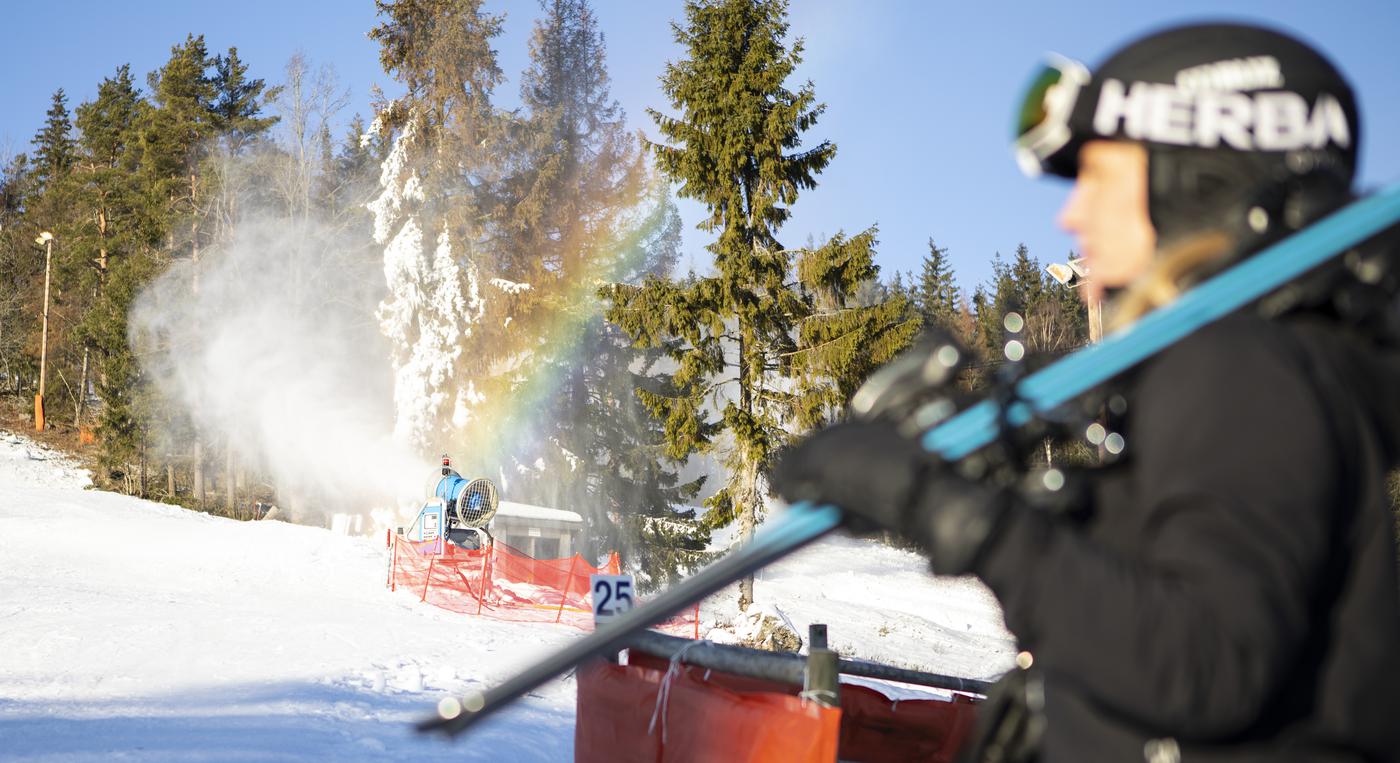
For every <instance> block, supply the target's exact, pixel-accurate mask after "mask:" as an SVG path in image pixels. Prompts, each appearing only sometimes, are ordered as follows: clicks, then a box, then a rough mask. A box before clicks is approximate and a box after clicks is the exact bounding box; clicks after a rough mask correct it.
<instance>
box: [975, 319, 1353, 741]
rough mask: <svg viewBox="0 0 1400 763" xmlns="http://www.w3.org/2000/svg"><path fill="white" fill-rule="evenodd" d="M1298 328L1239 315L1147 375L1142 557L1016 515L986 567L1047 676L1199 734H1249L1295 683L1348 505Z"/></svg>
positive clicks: (1136, 424)
mask: <svg viewBox="0 0 1400 763" xmlns="http://www.w3.org/2000/svg"><path fill="white" fill-rule="evenodd" d="M1280 331H1282V329H1279V328H1276V327H1274V328H1271V329H1269V330H1261V329H1259V328H1258V327H1254V328H1252V329H1251V328H1248V324H1246V328H1241V327H1240V325H1239V324H1232V323H1230V322H1228V321H1227V322H1226V325H1220V326H1216V327H1213V328H1211V329H1207V330H1206V331H1205V332H1204V333H1203V334H1200V335H1197V336H1196V337H1192V338H1191V339H1188V340H1187V341H1186V342H1185V343H1184V344H1182V345H1179V346H1178V347H1176V348H1173V349H1172V350H1169V351H1168V353H1166V354H1164V355H1163V356H1161V357H1160V358H1159V359H1158V361H1157V362H1156V363H1154V365H1153V366H1151V367H1149V368H1148V369H1146V370H1145V372H1144V376H1143V378H1142V382H1141V384H1140V386H1139V387H1138V394H1137V395H1136V397H1137V399H1138V401H1137V402H1136V408H1135V410H1134V411H1133V412H1132V413H1131V414H1130V415H1132V420H1131V422H1130V426H1129V429H1128V431H1129V433H1130V435H1129V437H1130V438H1131V439H1130V440H1129V441H1128V447H1129V448H1133V451H1132V453H1131V456H1132V457H1133V458H1134V459H1135V461H1134V462H1133V470H1134V475H1135V479H1136V485H1137V494H1138V496H1139V497H1140V499H1141V501H1142V504H1143V505H1142V506H1140V507H1125V508H1130V509H1131V510H1134V511H1141V512H1143V517H1142V519H1143V525H1142V530H1141V532H1142V534H1143V537H1144V538H1145V539H1146V545H1145V546H1144V549H1145V550H1144V551H1143V552H1142V553H1140V554H1135V555H1132V556H1128V555H1126V554H1124V553H1121V552H1116V551H1115V550H1113V549H1110V548H1108V547H1106V546H1105V545H1103V544H1101V543H1098V542H1095V541H1094V540H1093V539H1092V538H1090V537H1088V536H1087V535H1085V534H1084V533H1083V532H1081V531H1080V530H1079V529H1078V528H1076V527H1073V526H1071V525H1069V524H1067V523H1062V522H1059V521H1056V520H1054V519H1052V518H1051V517H1048V516H1046V515H1044V514H1042V513H1040V512H1035V511H1031V510H1015V511H1013V512H1012V513H1011V514H1009V515H1008V516H1007V518H1006V519H1005V520H1004V521H1005V524H1004V525H1003V527H1002V531H1001V533H1000V535H999V536H998V539H997V540H996V541H995V542H994V544H993V545H992V546H991V547H990V548H989V549H988V551H987V553H986V556H985V557H984V558H983V560H982V563H981V565H980V566H979V573H980V574H981V576H982V577H983V578H984V580H985V581H986V582H987V583H988V585H989V586H990V587H991V588H992V589H993V591H995V592H996V594H997V595H998V598H1000V599H1001V602H1002V606H1003V609H1004V613H1005V617H1006V623H1007V626H1008V627H1009V628H1010V629H1011V630H1012V632H1014V633H1015V634H1016V635H1017V636H1018V638H1019V639H1020V640H1021V643H1022V644H1023V646H1025V647H1026V648H1027V649H1030V650H1031V652H1032V654H1033V656H1034V660H1035V664H1036V665H1037V666H1040V667H1041V668H1042V669H1043V670H1045V671H1046V673H1047V675H1050V676H1054V679H1055V680H1057V681H1063V682H1067V685H1072V686H1075V687H1077V689H1078V690H1079V691H1081V692H1083V693H1084V694H1085V695H1086V697H1088V698H1089V699H1091V700H1092V701H1095V702H1096V703H1098V704H1100V705H1101V706H1104V707H1106V708H1111V710H1112V712H1115V713H1118V714H1121V715H1123V716H1125V717H1127V718H1130V719H1133V720H1136V721H1137V722H1138V723H1141V724H1143V725H1145V726H1146V727H1147V728H1152V729H1158V730H1162V731H1164V732H1170V733H1173V734H1176V735H1179V736H1180V737H1182V738H1183V739H1187V740H1198V741H1206V740H1210V739H1219V738H1222V737H1227V736H1230V735H1232V734H1236V733H1238V732H1239V731H1241V730H1243V729H1244V728H1246V727H1247V726H1248V725H1249V724H1250V723H1251V722H1252V721H1254V720H1255V719H1257V718H1258V717H1259V716H1260V715H1261V713H1262V712H1263V711H1264V710H1265V705H1266V703H1267V702H1268V701H1269V699H1270V697H1271V696H1272V695H1273V693H1275V692H1276V691H1277V690H1278V687H1279V684H1280V683H1281V681H1282V680H1283V679H1284V678H1285V677H1286V676H1287V675H1288V672H1289V669H1290V665H1291V661H1293V660H1294V659H1295V658H1296V657H1297V656H1298V655H1299V654H1300V652H1301V648H1302V646H1303V642H1304V640H1305V639H1306V638H1307V634H1308V630H1309V622H1310V619H1311V614H1310V606H1311V605H1310V602H1311V599H1312V596H1313V593H1314V591H1315V589H1316V587H1317V581H1318V578H1319V577H1320V575H1321V574H1322V571H1323V565H1324V564H1325V560H1326V557H1327V549H1328V546H1329V544H1330V540H1329V538H1330V536H1331V533H1332V530H1331V525H1332V524H1333V522H1332V521H1331V520H1330V518H1329V516H1330V514H1331V512H1334V511H1337V510H1338V507H1337V506H1335V505H1334V504H1335V502H1336V500H1337V496H1338V494H1339V492H1340V491H1339V489H1338V483H1339V480H1340V474H1339V472H1340V467H1339V466H1338V463H1339V459H1338V457H1337V455H1336V453H1335V452H1334V450H1335V447H1334V445H1333V443H1334V442H1335V437H1334V435H1333V434H1332V432H1331V430H1330V429H1329V428H1328V424H1327V421H1326V417H1325V415H1324V413H1323V405H1322V403H1321V401H1320V400H1319V399H1318V396H1317V392H1316V391H1315V389H1314V387H1312V386H1311V385H1310V384H1309V383H1308V380H1307V376H1306V374H1305V373H1304V371H1303V366H1302V364H1301V361H1299V360H1298V359H1297V356H1296V355H1294V354H1292V353H1290V352H1289V347H1288V345H1287V344H1286V342H1285V341H1284V338H1283V337H1282V336H1280V334H1279V333H1277V332H1280Z"/></svg>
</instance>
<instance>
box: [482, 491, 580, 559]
mask: <svg viewBox="0 0 1400 763" xmlns="http://www.w3.org/2000/svg"><path fill="white" fill-rule="evenodd" d="M489 529H490V532H491V534H492V535H493V536H495V537H496V539H497V540H499V541H500V542H502V543H504V544H506V545H507V546H510V547H512V548H515V549H517V550H520V551H523V552H525V553H527V554H529V555H530V556H532V557H534V558H536V559H564V558H567V557H570V556H573V555H574V553H575V552H577V551H578V550H579V536H580V535H581V534H582V533H583V517H581V516H579V515H578V514H576V513H575V512H572V511H565V510H563V509H551V508H548V507H546V506H531V505H530V504H528V503H516V502H514V501H501V502H500V506H499V508H497V509H496V516H495V518H494V519H492V520H491V524H490V526H489Z"/></svg>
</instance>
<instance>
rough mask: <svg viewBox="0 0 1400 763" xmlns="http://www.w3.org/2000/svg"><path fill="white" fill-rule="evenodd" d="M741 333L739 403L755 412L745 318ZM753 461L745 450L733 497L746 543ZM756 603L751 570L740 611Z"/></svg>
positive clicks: (751, 507) (751, 505)
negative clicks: (745, 338) (746, 352)
mask: <svg viewBox="0 0 1400 763" xmlns="http://www.w3.org/2000/svg"><path fill="white" fill-rule="evenodd" d="M738 333H739V356H738V361H739V405H740V407H741V408H742V409H743V411H744V412H745V413H752V412H753V397H752V395H751V390H750V389H749V383H750V381H749V374H748V370H749V369H748V357H747V356H746V355H745V354H744V350H745V349H747V348H746V347H745V346H744V325H743V321H742V319H741V320H740V323H739V332H738ZM735 439H736V442H735V444H734V445H735V447H737V448H740V449H741V452H742V449H746V448H747V444H746V443H740V442H738V441H737V439H738V438H735ZM751 461H752V454H749V453H747V452H745V453H744V456H743V458H742V465H741V466H740V467H739V468H740V470H741V474H740V477H739V479H740V482H739V486H740V489H739V490H737V491H735V495H733V496H732V498H733V500H734V502H735V505H736V507H737V508H738V509H739V537H740V538H741V539H743V542H744V544H745V545H747V544H748V542H749V541H750V540H752V539H753V530H754V524H755V522H754V498H756V496H755V495H754V493H755V491H754V477H755V472H756V471H757V464H752V463H750V462H751ZM752 603H753V574H752V573H750V574H748V575H745V576H744V578H743V579H742V580H740V581H739V611H740V612H745V611H747V610H748V608H749V605H750V604H752Z"/></svg>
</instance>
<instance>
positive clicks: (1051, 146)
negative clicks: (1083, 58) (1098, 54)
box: [1015, 53, 1090, 177]
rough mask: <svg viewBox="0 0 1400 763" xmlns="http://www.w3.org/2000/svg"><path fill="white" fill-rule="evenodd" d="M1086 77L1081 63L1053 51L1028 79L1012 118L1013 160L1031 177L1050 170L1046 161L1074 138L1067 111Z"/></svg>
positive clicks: (1076, 98) (1087, 76) (1068, 111)
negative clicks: (1017, 108) (1014, 138)
mask: <svg viewBox="0 0 1400 763" xmlns="http://www.w3.org/2000/svg"><path fill="white" fill-rule="evenodd" d="M1089 79H1090V75H1089V68H1088V67H1086V66H1085V65H1084V64H1081V63H1079V62H1078V61H1074V60H1071V59H1068V58H1065V57H1063V56H1058V55H1055V54H1053V53H1052V54H1050V56H1049V57H1048V59H1047V61H1046V63H1045V66H1044V67H1043V68H1041V69H1040V71H1038V72H1037V73H1036V74H1035V76H1034V77H1032V78H1031V83H1030V86H1029V87H1028V88H1027V89H1026V94H1025V96H1023V97H1022V98H1021V108H1020V111H1019V113H1018V115H1017V117H1016V143H1015V147H1016V163H1017V164H1019V165H1020V166H1021V171H1022V172H1024V173H1026V174H1027V175H1029V176H1031V177H1037V176H1039V175H1040V174H1042V173H1044V172H1054V170H1053V169H1052V168H1051V167H1050V164H1049V161H1050V159H1051V157H1053V156H1054V155H1055V154H1056V152H1058V151H1059V150H1060V149H1062V148H1064V147H1065V146H1066V145H1067V144H1068V143H1069V142H1070V140H1071V139H1072V138H1073V137H1074V131H1073V130H1072V129H1071V128H1070V123H1069V120H1070V114H1071V113H1072V112H1073V111H1074V103H1075V101H1077V100H1078V99H1079V93H1080V91H1081V90H1083V89H1084V88H1085V87H1086V86H1087V85H1088V84H1089ZM1056 174H1060V173H1056Z"/></svg>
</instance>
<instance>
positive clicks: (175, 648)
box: [0, 432, 1012, 761]
mask: <svg viewBox="0 0 1400 763" xmlns="http://www.w3.org/2000/svg"><path fill="white" fill-rule="evenodd" d="M88 485H89V479H88V477H87V475H86V474H85V473H84V472H83V471H82V470H81V469H79V468H77V467H76V466H75V465H73V464H72V463H71V462H70V461H68V460H67V459H65V458H63V457H62V456H61V455H59V454H57V453H54V452H52V451H48V450H46V449H44V448H42V447H40V446H37V445H35V444H34V443H32V442H31V441H29V440H27V439H24V438H22V437H19V436H16V435H12V434H8V433H4V432H0V760H5V761H99V760H101V761H106V760H111V759H118V758H120V759H123V760H154V761H176V760H178V761H227V760H250V761H260V760H277V761H321V760H337V761H356V760H382V759H385V758H405V759H406V758H413V759H415V760H449V759H450V760H454V761H460V760H502V759H510V760H522V761H563V760H570V759H572V752H573V724H574V709H573V703H574V685H573V682H572V680H571V679H565V680H562V681H556V682H554V683H553V684H551V685H549V686H548V687H545V688H544V689H542V690H541V691H540V692H538V693H536V694H533V695H531V696H530V697H529V698H528V699H527V700H526V701H525V702H522V703H519V704H518V706H516V707H513V708H510V709H508V710H507V711H505V712H503V713H501V714H500V715H499V716H497V717H495V718H492V719H490V720H489V721H488V722H487V723H485V724H483V726H482V728H481V729H480V730H479V731H477V732H475V733H473V734H472V735H471V736H470V737H469V738H467V739H464V740H461V741H458V742H455V743H451V742H446V741H443V740H441V739H437V738H425V737H421V736H418V735H416V734H414V733H413V732H412V731H411V730H410V728H409V725H410V724H411V722H412V721H413V720H415V719H417V718H419V717H421V716H422V714H423V713H424V712H426V711H427V710H429V709H430V708H431V707H432V706H433V705H434V704H435V703H436V702H437V700H438V699H439V698H441V697H442V696H444V695H445V694H446V693H449V692H451V693H459V692H461V691H463V690H465V689H467V688H469V687H473V686H480V685H482V684H487V685H489V684H493V683H495V682H498V681H500V680H502V679H503V678H505V677H506V676H507V675H509V674H510V673H511V672H512V671H513V670H514V669H516V668H518V667H519V666H522V665H524V664H526V663H528V662H529V661H530V660H532V659H534V658H536V657H538V656H539V655H541V654H544V653H546V652H547V651H549V650H552V649H555V648H558V647H559V646H560V645H561V644H564V643H565V642H567V641H568V640H569V639H571V638H575V637H577V636H578V634H579V632H578V631H576V630H574V629H571V628H568V627H565V626H556V625H550V624H545V625H541V624H528V623H502V622H497V621H493V620H487V619H480V618H475V617H471V616H466V615H457V614H453V613H449V612H445V611H442V610H438V609H435V608H433V607H431V606H426V605H423V604H421V603H419V602H418V601H417V600H416V599H415V598H414V597H413V596H412V595H411V594H408V593H406V592H402V591H400V592H397V593H391V592H389V591H388V590H386V589H385V587H384V575H385V558H384V555H383V539H382V537H373V538H363V537H359V538H356V537H346V536H341V535H335V534H333V533H331V532H329V531H327V530H323V529H318V528H311V527H301V526H295V525H289V524H285V523H282V522H236V521H232V520H227V519H221V518H217V517H212V516H209V515H206V514H200V513H197V512H192V511H187V510H185V509H181V508H177V507H173V506H167V505H163V504H158V503H151V502H147V501H142V500H138V499H135V498H129V497H126V496H121V495H116V494H112V493H105V492H100V491H95V490H91V489H88ZM925 569H926V568H925V566H924V563H923V562H922V561H921V560H920V559H919V558H918V557H917V556H915V555H913V554H909V553H906V552H901V551H897V550H894V549H890V548H886V547H884V546H880V545H878V544H874V543H871V542H868V541H856V540H851V539H845V538H837V539H832V540H830V541H827V542H825V543H824V544H822V545H820V546H817V547H815V548H813V549H809V550H807V551H805V552H803V553H802V554H801V555H799V556H797V557H794V558H793V559H791V560H788V561H786V562H784V563H783V564H780V565H777V566H775V567H774V568H772V569H770V570H768V571H765V573H764V575H763V577H761V578H760V579H759V582H758V584H757V587H756V591H757V596H758V599H759V603H760V604H761V605H762V611H763V612H766V613H772V614H774V615H775V616H778V617H783V618H787V619H788V620H789V621H790V622H792V624H793V625H794V627H796V628H797V629H798V630H799V632H804V633H805V630H806V624H807V623H808V622H827V623H829V624H830V627H831V633H832V641H833V644H834V645H835V646H836V647H837V648H838V649H840V650H842V651H843V652H844V653H846V654H849V655H854V656H860V657H867V658H872V659H883V660H886V661H889V662H893V663H896V664H901V665H909V666H917V667H923V668H927V669H929V670H935V671H938V672H943V673H955V674H961V675H966V676H971V677H979V678H985V677H990V676H992V675H995V674H996V673H998V672H1000V671H1002V670H1004V669H1006V668H1007V667H1008V666H1009V665H1010V661H1011V655H1012V643H1011V641H1010V637H1009V636H1008V635H1007V634H1006V632H1005V631H1004V629H1003V627H1002V625H1001V619H1000V613H999V610H997V608H996V604H995V601H994V600H993V599H992V598H991V597H990V595H988V594H987V592H986V591H985V590H984V589H982V588H981V587H980V586H978V585H976V584H975V583H971V582H968V581H958V580H935V579H933V578H931V577H930V576H928V575H927V574H926V573H925ZM733 598H734V597H733V596H732V595H729V596H723V597H717V598H716V599H715V600H714V601H712V602H709V603H707V604H706V606H705V608H704V609H703V618H704V621H705V622H706V625H707V626H713V625H714V624H715V623H716V622H719V623H722V624H724V625H725V626H726V628H727V629H728V630H714V631H713V632H712V633H711V635H712V636H713V637H716V638H718V639H721V640H733V638H734V636H733V635H732V634H731V633H729V631H733V630H738V631H740V632H742V631H743V630H744V628H745V627H746V621H745V619H744V618H743V617H741V616H740V615H739V614H738V612H737V610H736V609H734V605H733V604H732V601H733ZM706 629H707V628H705V627H702V632H703V631H704V630H706Z"/></svg>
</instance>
